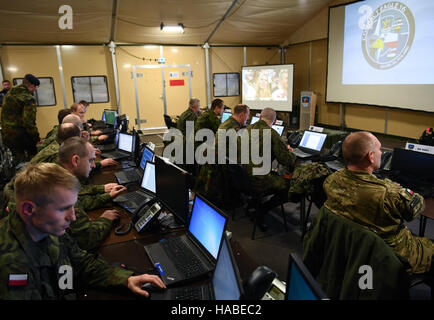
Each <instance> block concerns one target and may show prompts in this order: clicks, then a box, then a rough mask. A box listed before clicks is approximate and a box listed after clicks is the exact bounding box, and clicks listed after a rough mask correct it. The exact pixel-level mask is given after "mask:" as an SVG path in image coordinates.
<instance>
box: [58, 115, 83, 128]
mask: <svg viewBox="0 0 434 320" xmlns="http://www.w3.org/2000/svg"><path fill="white" fill-rule="evenodd" d="M62 123H73V124H75V125H76V126H77V127H79V128H81V129H82V128H83V123H82V122H81V119H80V117H79V116H77V115H76V114H68V115H67V116H65V118H63V120H62Z"/></svg>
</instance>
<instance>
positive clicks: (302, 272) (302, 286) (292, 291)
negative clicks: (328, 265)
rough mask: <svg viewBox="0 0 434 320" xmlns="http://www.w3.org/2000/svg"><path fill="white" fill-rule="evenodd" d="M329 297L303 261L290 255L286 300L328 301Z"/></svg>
mask: <svg viewBox="0 0 434 320" xmlns="http://www.w3.org/2000/svg"><path fill="white" fill-rule="evenodd" d="M327 299H328V298H327V295H326V294H325V293H324V291H323V290H322V289H321V287H320V286H319V284H318V282H317V281H316V280H315V279H314V277H313V276H312V275H311V273H310V272H309V270H308V269H307V268H306V266H305V265H304V263H303V261H301V259H300V258H299V257H298V256H297V255H296V254H294V253H290V254H289V263H288V275H287V279H286V291H285V300H327Z"/></svg>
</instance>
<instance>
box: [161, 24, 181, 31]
mask: <svg viewBox="0 0 434 320" xmlns="http://www.w3.org/2000/svg"><path fill="white" fill-rule="evenodd" d="M160 30H161V31H163V32H170V33H184V25H183V24H182V23H178V25H176V26H174V25H172V26H166V25H164V24H163V23H162V22H161V24H160Z"/></svg>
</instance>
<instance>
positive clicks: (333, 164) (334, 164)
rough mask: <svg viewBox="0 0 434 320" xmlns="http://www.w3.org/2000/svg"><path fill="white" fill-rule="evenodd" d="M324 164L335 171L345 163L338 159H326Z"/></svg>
mask: <svg viewBox="0 0 434 320" xmlns="http://www.w3.org/2000/svg"><path fill="white" fill-rule="evenodd" d="M325 165H326V166H327V167H329V168H330V169H332V170H336V171H338V170H340V169H343V168H345V165H344V164H343V163H342V162H341V161H340V160H333V161H327V162H326V163H325Z"/></svg>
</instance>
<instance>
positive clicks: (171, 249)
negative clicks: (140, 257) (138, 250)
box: [145, 194, 227, 287]
mask: <svg viewBox="0 0 434 320" xmlns="http://www.w3.org/2000/svg"><path fill="white" fill-rule="evenodd" d="M226 224H227V217H226V215H225V214H224V213H223V212H222V211H221V210H220V209H218V208H217V207H215V206H214V205H212V204H211V203H210V202H209V201H208V200H206V199H205V198H204V197H202V196H200V195H198V194H196V195H195V198H194V203H193V209H192V213H191V218H190V221H189V225H188V230H187V232H186V234H184V235H182V236H179V237H172V238H167V239H163V240H161V241H160V242H157V243H154V244H150V245H147V246H145V251H146V254H147V255H148V257H149V259H150V260H151V262H152V264H153V265H154V266H155V267H156V268H157V269H158V272H159V273H160V277H161V279H162V281H163V282H164V284H165V285H166V286H167V287H169V286H173V285H174V284H180V283H182V282H185V281H187V280H193V279H196V278H198V277H200V276H203V275H206V274H209V273H210V272H212V271H213V270H214V269H215V266H216V262H217V256H218V253H219V251H220V246H221V243H222V240H223V233H224V232H225V228H226Z"/></svg>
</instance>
